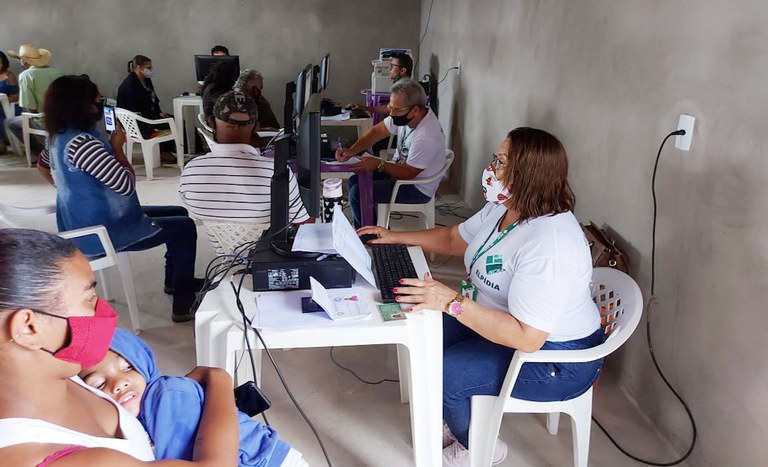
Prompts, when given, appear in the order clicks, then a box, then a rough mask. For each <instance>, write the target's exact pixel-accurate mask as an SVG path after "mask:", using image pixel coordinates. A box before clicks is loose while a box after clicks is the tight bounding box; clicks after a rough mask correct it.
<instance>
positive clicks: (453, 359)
mask: <svg viewBox="0 0 768 467" xmlns="http://www.w3.org/2000/svg"><path fill="white" fill-rule="evenodd" d="M602 343H603V331H602V329H598V330H597V331H595V332H594V333H593V334H592V335H590V336H587V337H584V338H582V339H576V340H572V341H566V342H549V341H547V342H545V343H544V345H543V346H542V349H545V350H572V349H588V348H591V347H595V346H597V345H600V344H602ZM514 353H515V349H512V348H509V347H505V346H503V345H499V344H494V343H493V342H491V341H489V340H487V339H485V338H483V337H481V336H480V335H479V334H477V333H476V332H475V331H473V330H471V329H469V328H468V327H466V326H464V325H463V324H461V323H460V322H459V321H458V320H456V319H455V318H453V317H451V316H448V315H447V314H443V420H445V423H447V424H448V427H449V428H450V429H451V433H453V435H454V436H456V439H457V440H458V441H459V442H460V443H461V444H462V445H463V446H465V447H467V445H468V444H469V443H468V438H469V419H470V405H471V399H472V396H476V395H498V394H499V391H500V390H501V385H502V383H503V382H504V377H505V376H506V374H507V370H508V369H509V363H510V362H511V361H512V356H513V354H514ZM602 364H603V360H602V359H600V360H596V361H594V362H588V363H527V364H525V365H523V367H522V369H521V370H520V375H519V376H518V377H517V382H516V383H515V386H514V388H513V389H512V396H514V397H516V398H518V399H525V400H531V401H560V400H568V399H573V398H574V397H576V396H579V395H581V394H583V393H584V392H585V391H586V390H587V389H589V387H590V386H591V385H592V383H593V382H594V381H595V379H597V376H598V374H599V373H600V367H601V366H602Z"/></svg>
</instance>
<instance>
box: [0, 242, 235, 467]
mask: <svg viewBox="0 0 768 467" xmlns="http://www.w3.org/2000/svg"><path fill="white" fill-rule="evenodd" d="M0 265H2V267H0V459H2V461H0V463H2V465H4V466H5V465H12V466H15V467H33V466H34V467H47V466H51V467H80V466H84V465H88V466H90V465H99V466H102V465H104V466H107V465H108V466H111V467H133V466H136V467H139V466H145V465H150V464H154V462H152V461H154V458H155V457H154V453H153V452H152V447H151V445H150V440H149V436H147V433H146V432H145V431H144V429H143V428H142V426H141V424H140V423H139V422H138V420H136V418H135V417H134V416H133V415H131V414H130V413H129V412H128V411H126V410H125V409H124V408H123V407H121V404H118V403H116V402H115V401H113V400H112V399H111V398H110V397H109V396H107V395H106V394H104V393H102V392H100V391H98V390H96V389H92V388H89V387H88V386H86V385H85V384H84V383H83V382H82V381H81V380H80V379H79V378H77V374H78V372H80V370H81V368H82V367H84V366H91V365H94V364H96V363H98V362H99V361H101V359H102V358H104V355H105V354H106V352H107V349H108V348H109V343H110V339H111V338H112V334H114V332H115V328H116V326H117V314H116V313H115V311H114V310H113V309H112V307H110V306H109V304H108V303H107V302H105V301H103V300H100V299H99V298H98V297H97V296H96V294H95V287H96V281H95V280H94V276H93V272H92V271H91V268H90V265H89V264H88V260H87V259H86V258H85V256H83V254H82V253H80V251H78V250H77V248H76V247H75V245H74V243H72V242H71V241H70V240H66V239H63V238H61V237H58V236H57V235H55V234H51V233H45V232H38V231H34V230H23V229H0ZM187 376H189V377H190V378H193V379H195V380H197V381H198V382H199V383H200V384H201V385H203V387H205V390H206V395H205V406H204V407H203V415H202V419H201V421H200V426H199V429H198V433H197V444H196V445H195V461H193V462H188V461H181V460H166V461H162V465H164V466H168V467H172V466H179V467H181V466H198V467H202V466H210V467H224V466H232V467H234V466H237V447H238V446H237V445H238V436H237V433H238V424H237V417H236V412H235V410H234V408H235V401H234V395H233V392H232V379H231V378H230V377H229V375H228V374H227V373H226V372H225V371H224V370H220V369H217V368H200V367H198V368H196V369H195V370H194V371H193V372H192V373H190V374H189V375H187Z"/></svg>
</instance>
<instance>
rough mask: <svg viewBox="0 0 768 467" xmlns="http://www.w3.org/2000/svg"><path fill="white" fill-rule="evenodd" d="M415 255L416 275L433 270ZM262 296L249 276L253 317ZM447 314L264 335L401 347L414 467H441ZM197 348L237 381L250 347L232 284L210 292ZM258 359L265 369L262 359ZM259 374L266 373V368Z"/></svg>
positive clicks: (286, 341)
mask: <svg viewBox="0 0 768 467" xmlns="http://www.w3.org/2000/svg"><path fill="white" fill-rule="evenodd" d="M409 252H410V253H411V258H412V259H413V263H414V266H415V268H416V272H417V273H418V274H419V276H420V277H423V275H424V274H425V273H426V272H427V271H428V269H427V263H426V260H425V258H424V254H423V252H422V251H421V248H418V247H410V248H409ZM358 281H359V282H358V283H357V284H356V285H360V284H361V283H362V282H364V281H363V279H361V278H360V277H358ZM246 289H247V290H246ZM258 293H281V292H258ZM258 293H257V292H253V291H252V290H251V279H250V278H249V277H248V278H246V279H245V281H244V283H243V289H242V291H241V293H240V298H241V301H242V303H243V306H244V307H245V312H246V315H247V316H248V317H249V318H252V317H253V316H254V314H255V313H256V311H257V310H256V300H255V298H256V296H257V294H258ZM364 293H366V294H369V297H368V298H369V299H370V300H371V301H380V298H381V297H380V294H379V291H378V290H377V289H375V288H374V287H372V286H367V287H365V291H364ZM441 315H442V313H439V312H436V311H423V312H416V313H410V314H408V318H407V319H405V320H402V321H389V322H384V321H382V319H381V316H380V315H379V313H378V310H377V309H373V310H372V311H371V314H370V315H369V316H368V317H367V318H365V319H363V320H360V321H355V322H351V323H350V322H348V323H340V324H339V325H336V324H334V325H331V326H325V327H322V328H304V329H296V330H290V331H285V330H279V331H278V330H269V329H263V330H261V335H262V337H263V338H264V341H265V342H266V345H267V346H268V347H269V348H270V349H273V348H274V349H279V348H310V347H331V346H335V347H338V346H347V345H371V344H398V347H397V355H398V367H399V374H400V399H401V401H402V402H403V403H408V402H409V401H410V406H411V431H412V437H413V438H412V439H413V458H414V463H415V465H416V466H418V467H440V466H441V465H442V447H443V446H442V419H443V411H442V399H443V398H442V394H443V348H442V346H443V342H442V341H443V339H442V336H443V333H442V326H443V324H442V316H441ZM248 332H249V339H250V342H251V346H252V347H253V348H254V349H257V348H261V343H260V342H259V341H258V338H257V337H256V335H255V333H254V332H253V330H252V329H249V331H248ZM195 347H196V350H197V364H198V365H204V366H213V367H219V368H223V369H225V370H227V371H228V372H229V373H230V374H231V375H232V376H233V378H234V377H236V375H235V356H236V352H238V351H242V350H245V349H246V344H245V339H244V333H243V321H242V317H241V315H240V313H239V311H238V309H237V306H236V303H235V297H234V292H233V290H232V287H231V286H230V285H229V283H228V282H227V281H222V283H221V284H220V285H219V286H218V287H217V288H216V289H215V290H212V291H210V292H208V294H207V295H206V296H205V299H203V301H202V303H201V304H200V307H199V308H198V310H197V313H196V314H195ZM255 360H256V362H257V367H258V368H260V361H261V359H260V358H255ZM257 372H259V373H260V369H257ZM257 376H258V375H257Z"/></svg>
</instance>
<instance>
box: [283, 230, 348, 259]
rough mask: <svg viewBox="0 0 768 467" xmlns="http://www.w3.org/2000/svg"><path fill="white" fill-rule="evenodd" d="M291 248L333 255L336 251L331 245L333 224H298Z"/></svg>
mask: <svg viewBox="0 0 768 467" xmlns="http://www.w3.org/2000/svg"><path fill="white" fill-rule="evenodd" d="M291 249H292V250H293V251H309V252H313V253H324V254H327V255H335V254H336V253H337V251H336V248H335V247H334V246H333V226H332V225H331V224H330V223H315V224H302V225H300V226H299V229H298V230H297V231H296V237H295V238H294V239H293V247H292V248H291Z"/></svg>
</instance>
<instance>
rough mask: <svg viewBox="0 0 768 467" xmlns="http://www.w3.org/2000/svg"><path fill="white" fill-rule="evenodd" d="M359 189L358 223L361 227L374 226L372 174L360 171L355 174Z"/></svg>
mask: <svg viewBox="0 0 768 467" xmlns="http://www.w3.org/2000/svg"><path fill="white" fill-rule="evenodd" d="M357 180H358V183H359V185H358V187H359V188H360V222H362V223H363V226H366V225H375V223H374V222H373V210H374V209H376V207H375V206H374V205H373V172H369V171H367V170H366V171H362V172H358V174H357Z"/></svg>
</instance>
